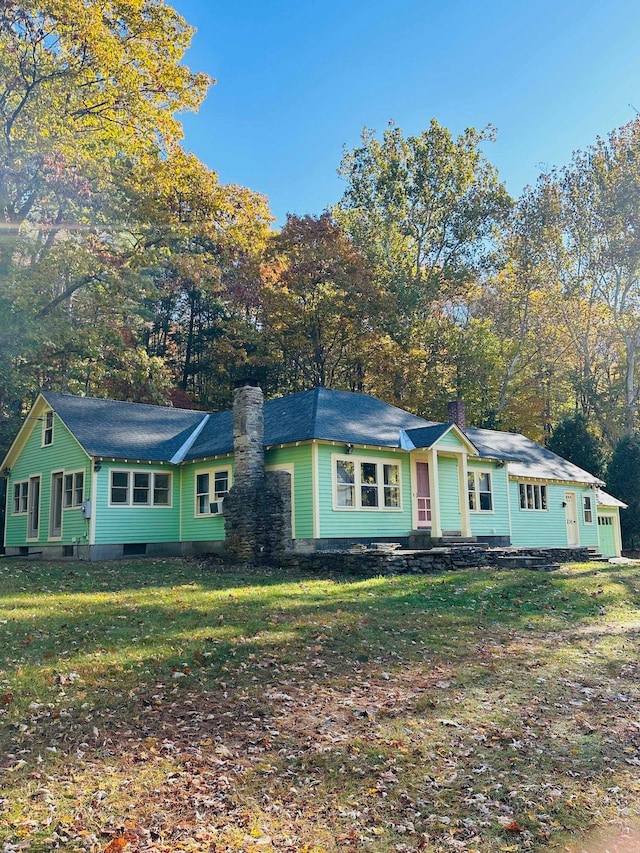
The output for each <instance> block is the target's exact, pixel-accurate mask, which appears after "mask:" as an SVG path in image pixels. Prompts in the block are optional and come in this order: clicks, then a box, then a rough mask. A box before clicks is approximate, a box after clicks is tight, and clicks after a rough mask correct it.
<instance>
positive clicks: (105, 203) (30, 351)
mask: <svg viewBox="0 0 640 853" xmlns="http://www.w3.org/2000/svg"><path fill="white" fill-rule="evenodd" d="M191 34H192V30H191V28H190V27H189V26H188V25H187V24H186V22H185V21H184V20H183V19H182V18H181V17H180V16H179V15H178V14H177V13H176V12H175V10H173V9H172V8H171V7H170V6H168V5H166V4H165V3H164V2H161V0H117V2H116V0H105V2H101V3H98V2H95V0H86V2H85V0H65V2H58V0H55V2H54V0H34V1H33V2H32V1H31V0H27V2H26V3H20V4H18V3H17V2H14V0H7V2H5V3H4V4H2V8H1V9H0V81H1V82H0V219H1V220H2V228H0V241H1V242H0V280H1V282H2V292H1V293H0V299H2V300H4V302H5V305H6V306H8V307H9V309H10V310H9V311H8V312H7V313H3V319H2V321H0V322H3V323H6V324H7V330H8V334H7V335H6V336H3V337H2V343H1V344H0V359H1V360H2V365H1V366H2V370H1V371H0V373H1V374H2V381H1V384H2V387H1V388H0V412H1V417H2V418H4V419H6V418H9V417H10V416H11V413H12V412H13V411H14V409H15V407H16V403H17V408H18V410H19V409H20V401H21V399H23V398H25V397H28V396H29V395H30V394H32V393H33V392H34V391H35V390H36V388H37V387H38V386H39V385H42V384H46V385H49V386H50V387H62V388H68V389H69V390H74V391H75V390H82V391H87V392H89V393H92V392H93V393H96V392H97V393H114V394H118V395H120V394H122V393H123V391H126V390H127V389H128V392H127V393H128V394H130V395H131V396H136V397H139V396H140V395H142V396H143V397H146V398H151V399H156V398H163V399H166V398H167V391H168V388H169V386H170V385H171V383H172V382H173V381H174V379H175V376H174V374H173V371H172V369H171V366H167V364H166V363H165V362H164V360H163V359H162V358H161V357H160V356H158V355H157V354H156V353H154V352H150V351H149V350H148V349H147V348H146V346H145V343H146V342H145V339H144V330H145V329H146V327H147V324H148V323H149V321H150V315H149V310H148V307H145V302H148V301H149V300H151V301H153V298H154V296H155V293H156V285H157V283H158V281H159V280H160V279H161V278H162V270H165V271H169V272H170V273H172V271H173V270H176V269H180V268H181V262H180V261H179V260H177V259H178V258H179V257H181V256H182V257H184V256H185V255H186V254H188V253H189V252H190V249H191V246H192V244H193V241H194V240H197V241H200V243H202V244H204V245H205V249H204V250H203V251H204V253H205V254H207V256H208V264H209V266H210V267H211V269H212V273H211V278H212V279H215V280H219V279H220V276H221V273H220V271H219V269H218V268H217V264H218V263H219V261H220V257H221V255H224V259H225V263H227V261H228V265H229V266H232V265H233V261H232V260H231V256H232V255H233V254H234V252H233V251H231V250H230V248H229V247H230V246H231V245H232V244H233V243H234V240H236V238H237V237H238V235H239V234H240V233H242V239H243V241H245V242H244V243H242V245H241V246H240V247H239V248H238V250H237V251H238V252H240V251H242V247H243V246H244V245H246V241H248V240H250V239H251V237H252V236H253V235H255V234H256V233H259V234H262V233H264V232H266V230H267V228H268V223H269V221H270V216H269V213H268V210H267V206H266V203H265V200H264V199H263V198H262V197H260V196H257V195H255V194H252V193H250V192H249V191H247V190H244V189H243V188H240V187H223V186H221V185H220V184H219V182H218V179H217V176H216V175H215V173H213V172H211V171H210V170H208V169H206V167H204V166H203V165H202V164H201V163H199V162H198V161H197V160H196V159H195V158H194V157H192V156H190V155H187V154H186V153H185V152H184V151H183V150H182V149H181V148H180V145H179V143H180V138H181V133H182V131H181V125H180V121H179V118H178V113H179V112H180V111H182V110H194V109H197V107H198V105H199V104H200V102H201V101H202V99H203V97H204V95H205V93H206V90H207V87H208V85H209V83H210V81H209V79H208V78H207V77H206V76H205V75H203V74H194V73H192V72H191V71H190V70H189V69H188V68H187V67H186V66H185V65H183V64H182V58H183V55H184V52H185V50H186V48H187V47H188V45H189V42H190V38H191ZM11 330H13V331H11ZM124 350H130V353H129V355H128V356H127V357H126V358H125V357H123V355H122V354H123V351H124ZM127 376H128V378H127ZM145 383H146V386H145Z"/></svg>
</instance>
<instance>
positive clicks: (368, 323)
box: [259, 213, 395, 391]
mask: <svg viewBox="0 0 640 853" xmlns="http://www.w3.org/2000/svg"><path fill="white" fill-rule="evenodd" d="M261 279H262V281H261V290H260V312H259V322H260V326H261V327H262V329H263V332H264V346H265V348H266V350H267V352H268V354H269V358H270V363H271V365H272V373H275V374H276V375H277V377H278V379H277V381H278V389H279V390H280V391H284V390H287V391H298V390H301V389H304V388H312V387H314V386H318V385H324V386H326V387H330V388H351V389H354V390H355V389H358V390H362V386H363V383H364V382H365V381H366V380H368V379H369V377H370V375H371V370H370V354H371V350H372V349H373V348H374V347H375V345H376V339H377V338H378V336H379V329H380V327H381V325H383V324H384V322H385V317H386V316H388V315H389V314H391V313H392V312H393V310H394V307H395V306H394V302H393V301H392V300H390V299H389V298H388V297H387V296H386V294H385V293H384V292H383V291H382V290H381V289H380V288H379V286H378V284H377V282H376V279H375V276H374V275H373V274H372V271H371V269H370V268H369V267H368V265H367V263H366V261H365V260H364V258H363V257H362V255H361V254H360V253H359V252H358V251H357V249H356V248H355V247H354V245H353V243H352V242H351V241H350V240H349V238H348V237H347V236H346V235H345V234H344V232H343V231H342V229H341V228H340V227H339V225H337V223H336V222H335V221H334V220H333V218H332V216H331V214H329V213H325V214H323V215H322V216H320V217H318V218H315V217H312V216H305V217H297V216H289V217H288V218H287V222H286V224H285V226H284V228H283V229H282V231H281V233H280V234H278V235H275V236H274V237H273V239H272V241H271V244H270V247H269V250H268V252H267V262H266V263H265V264H264V265H263V268H262V276H261Z"/></svg>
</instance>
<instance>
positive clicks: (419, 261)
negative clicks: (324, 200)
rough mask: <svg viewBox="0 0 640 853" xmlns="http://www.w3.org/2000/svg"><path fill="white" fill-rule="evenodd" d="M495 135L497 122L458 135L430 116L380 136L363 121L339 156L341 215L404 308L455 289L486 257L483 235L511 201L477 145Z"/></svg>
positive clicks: (422, 305) (405, 313) (406, 312)
mask: <svg viewBox="0 0 640 853" xmlns="http://www.w3.org/2000/svg"><path fill="white" fill-rule="evenodd" d="M491 139H493V131H492V129H491V128H488V129H486V130H483V131H477V130H475V129H474V128H467V129H466V130H465V131H464V133H462V134H461V135H460V136H459V137H458V138H457V139H454V138H453V137H452V135H451V133H450V132H449V131H448V130H447V129H446V128H444V127H441V126H440V125H439V124H438V122H437V121H436V120H435V119H432V121H431V124H430V125H429V128H428V129H427V130H425V131H423V132H422V133H421V134H420V135H419V136H409V137H405V136H404V135H403V133H402V131H401V130H400V128H396V127H389V128H388V129H387V130H386V131H385V132H384V133H383V136H382V141H379V140H378V139H377V138H376V136H375V133H374V131H372V130H368V129H365V130H364V131H363V134H362V144H361V145H360V147H357V148H355V149H354V150H353V151H348V152H345V154H344V156H343V159H342V163H341V166H340V169H339V173H340V174H341V175H342V177H343V178H345V180H346V181H347V189H346V190H345V193H344V195H343V197H342V199H341V201H340V202H339V204H338V206H337V208H336V216H337V217H338V221H339V222H340V223H341V224H343V226H344V227H345V229H346V230H347V233H349V235H350V236H351V238H352V239H353V241H354V243H355V244H356V246H358V248H360V249H361V250H362V251H363V252H364V253H365V254H366V255H367V257H368V258H369V259H370V260H371V262H372V263H373V264H374V266H375V268H376V270H377V274H378V275H379V276H381V278H382V280H383V281H384V282H385V284H386V286H387V287H388V288H389V289H390V290H392V291H393V292H395V293H397V294H398V296H399V299H400V309H401V315H402V317H403V318H405V317H408V318H409V319H411V317H412V316H413V314H414V312H416V311H418V312H422V313H423V314H424V312H425V310H427V308H428V306H429V304H430V302H431V300H433V299H434V298H437V297H439V296H443V295H444V296H445V297H446V296H450V295H452V293H456V292H458V290H459V288H460V287H461V286H464V285H465V284H466V283H468V282H469V281H470V280H473V278H474V277H475V276H476V275H477V274H478V272H479V271H480V270H481V269H482V268H483V267H484V265H485V264H486V262H487V260H488V258H487V240H488V239H489V238H490V237H491V236H492V234H493V230H494V228H495V226H496V224H497V223H498V222H500V221H501V220H502V218H503V217H504V215H505V213H506V211H507V210H508V207H509V197H508V195H507V192H506V190H505V188H504V186H503V185H502V184H501V183H500V182H499V181H498V176H497V172H496V170H495V169H494V167H493V166H492V165H491V164H490V163H489V161H488V160H487V159H486V158H485V157H484V156H483V154H482V152H481V146H482V144H483V143H484V142H486V141H488V140H491Z"/></svg>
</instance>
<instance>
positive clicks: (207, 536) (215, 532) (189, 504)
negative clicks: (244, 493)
mask: <svg viewBox="0 0 640 853" xmlns="http://www.w3.org/2000/svg"><path fill="white" fill-rule="evenodd" d="M221 468H228V469H230V471H231V484H233V459H231V458H230V457H229V458H227V459H216V460H214V461H212V460H209V461H208V462H194V463H190V464H187V465H183V466H182V468H181V469H180V477H181V481H182V506H181V513H182V541H183V542H220V541H222V540H223V539H224V538H225V534H224V516H222V515H196V477H197V475H198V474H199V473H201V472H202V471H216V470H219V469H221Z"/></svg>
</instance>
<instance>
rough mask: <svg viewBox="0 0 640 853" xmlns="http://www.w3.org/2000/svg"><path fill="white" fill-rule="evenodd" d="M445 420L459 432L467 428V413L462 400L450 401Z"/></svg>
mask: <svg viewBox="0 0 640 853" xmlns="http://www.w3.org/2000/svg"><path fill="white" fill-rule="evenodd" d="M447 420H449V421H450V422H452V423H454V424H455V425H456V426H457V427H460V429H461V430H465V429H466V428H467V413H466V410H465V406H464V400H451V401H450V402H449V403H447Z"/></svg>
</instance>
